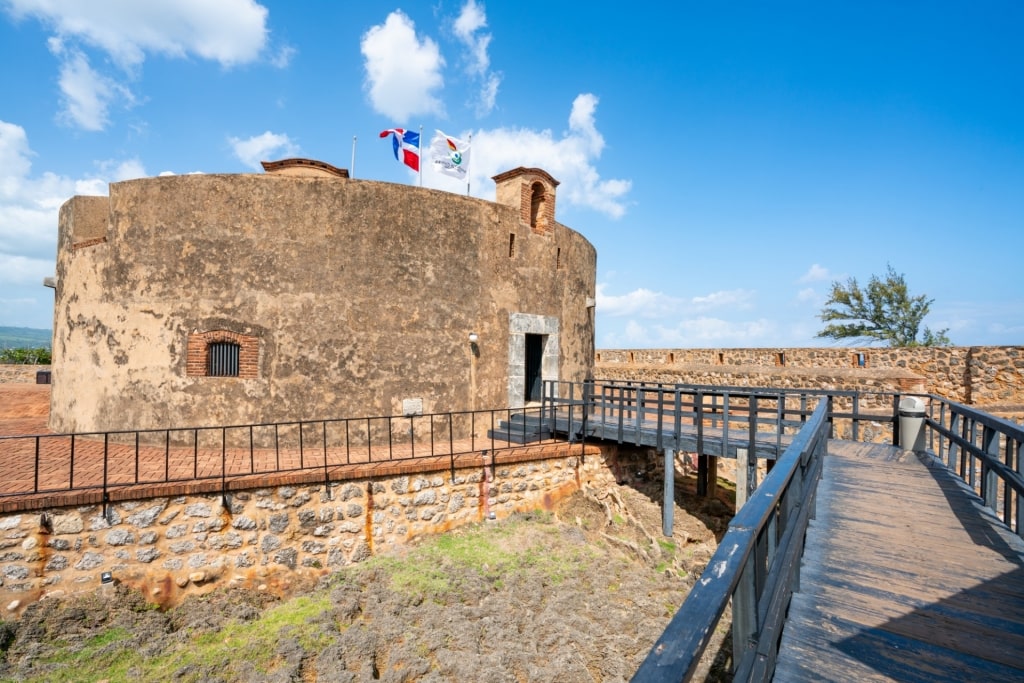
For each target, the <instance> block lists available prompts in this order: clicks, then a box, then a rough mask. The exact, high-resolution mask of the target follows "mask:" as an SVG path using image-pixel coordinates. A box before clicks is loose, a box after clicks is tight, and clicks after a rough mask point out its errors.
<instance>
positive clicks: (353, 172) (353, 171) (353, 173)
mask: <svg viewBox="0 0 1024 683" xmlns="http://www.w3.org/2000/svg"><path fill="white" fill-rule="evenodd" d="M348 175H349V177H350V178H355V177H356V136H355V135H353V136H352V167H351V168H350V169H349V172H348Z"/></svg>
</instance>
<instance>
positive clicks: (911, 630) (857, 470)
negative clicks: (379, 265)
mask: <svg viewBox="0 0 1024 683" xmlns="http://www.w3.org/2000/svg"><path fill="white" fill-rule="evenodd" d="M561 393H562V394H563V396H564V395H565V393H566V392H565V391H563V392H561ZM568 393H569V394H573V393H576V394H577V395H578V396H579V397H580V398H581V400H579V404H580V405H581V406H584V405H585V406H587V409H586V413H587V415H586V419H584V418H583V415H582V414H580V415H579V416H578V417H573V416H572V415H569V414H565V413H564V411H563V415H562V422H561V423H558V424H559V425H560V428H563V429H567V430H569V431H570V432H571V436H574V437H575V438H588V437H589V438H601V439H613V440H618V441H620V442H624V443H625V442H630V443H636V444H644V445H649V446H655V447H657V448H660V449H663V450H664V451H665V452H666V453H667V455H666V465H667V466H668V467H667V468H666V471H671V469H669V467H670V466H671V452H672V449H674V448H681V449H685V450H696V449H697V447H698V442H699V446H700V448H702V449H703V450H698V452H701V453H708V452H713V453H716V454H718V455H720V456H724V457H738V458H740V459H741V460H743V459H744V458H746V459H747V463H746V464H747V466H748V467H746V468H744V467H743V465H744V463H743V462H740V463H737V464H738V467H737V471H738V472H742V471H743V470H749V471H753V472H755V474H753V475H752V476H751V479H750V481H749V484H750V486H749V489H748V490H749V491H750V493H751V495H750V498H749V500H748V501H747V502H746V504H745V505H744V506H743V507H742V508H741V509H740V510H739V511H738V513H737V515H736V517H735V518H734V520H733V522H732V524H730V528H729V531H728V532H727V534H726V535H725V537H724V538H723V539H722V541H721V543H720V546H719V550H718V552H717V554H716V555H715V556H714V557H713V558H712V560H711V561H710V562H709V563H708V567H707V569H706V570H705V572H704V574H703V575H702V576H701V577H700V579H699V580H698V582H697V584H696V585H695V586H694V588H693V590H692V592H691V594H690V596H689V598H688V599H687V601H686V602H685V603H684V605H683V606H682V607H681V608H680V610H679V612H678V613H677V614H676V615H675V617H674V618H673V619H672V621H671V623H670V624H669V626H668V628H667V629H666V630H665V632H664V634H663V635H662V637H661V639H659V641H658V642H657V643H655V644H654V646H653V647H652V649H651V653H650V655H649V656H648V657H647V660H646V661H645V662H644V663H643V665H642V666H641V667H640V669H639V670H638V671H637V673H636V675H635V677H634V681H639V682H648V681H659V682H660V681H682V680H694V679H695V677H699V675H700V674H699V672H700V671H702V670H703V669H704V668H706V666H707V663H708V661H709V660H710V659H712V658H714V657H715V656H717V655H719V654H721V653H716V652H712V651H708V646H709V644H710V643H711V641H712V634H713V633H714V631H715V625H716V624H717V622H718V620H719V619H720V618H721V617H722V614H723V613H724V611H725V609H726V606H727V605H728V604H730V603H731V606H732V624H731V631H732V643H731V644H732V651H731V659H732V669H733V674H734V680H776V681H843V682H847V681H901V682H904V681H905V682H911V681H920V682H922V683H924V682H934V681H965V682H967V681H969V682H971V683H980V682H982V681H985V682H988V681H1024V539H1022V538H1021V536H1020V533H1021V531H1022V529H1024V510H1022V509H1021V506H1020V503H1021V495H1022V494H1024V478H1022V476H1021V462H1020V448H1021V443H1022V442H1024V430H1022V429H1021V427H1020V426H1019V425H1016V424H1014V423H1012V422H1008V421H1005V420H1001V419H999V418H995V417H993V416H991V415H987V414H985V413H980V412H978V411H975V410H973V409H971V408H969V407H967V406H963V405H960V404H956V403H953V402H950V401H947V400H945V399H942V398H941V397H938V396H928V397H919V398H923V399H924V401H923V402H921V403H919V405H920V406H921V407H924V406H927V414H925V413H924V412H923V411H922V412H921V413H915V412H913V411H911V412H907V413H904V412H902V411H901V410H899V407H900V398H901V397H900V396H886V397H874V400H868V401H867V403H868V409H867V410H866V411H865V410H861V408H862V407H863V406H862V405H859V403H860V401H862V400H863V399H864V398H865V397H863V396H860V395H858V396H856V397H851V396H843V395H838V394H828V393H827V392H821V394H820V395H818V396H817V399H818V400H817V405H815V396H814V395H812V393H811V392H774V393H773V392H772V391H771V390H751V389H749V388H748V389H740V388H733V389H723V388H721V387H717V388H712V387H692V386H663V385H658V386H651V385H631V386H628V387H624V386H622V385H621V384H616V383H608V384H605V385H604V386H595V385H591V386H587V387H583V388H581V390H580V391H578V392H574V391H570V392H568ZM826 394H827V395H826ZM558 401H561V402H563V403H568V404H569V406H570V408H569V412H570V413H571V412H572V404H574V403H575V401H572V400H569V401H567V400H565V399H558V400H557V401H555V402H558ZM730 402H731V403H730ZM844 402H845V403H844ZM843 405H845V408H844V407H843ZM759 406H760V407H759ZM879 406H892V411H891V412H889V413H888V414H887V415H886V414H879V413H878V412H877V409H878V407H879ZM911 407H913V406H911ZM872 409H874V412H872ZM581 412H582V409H581ZM730 412H731V413H732V420H733V421H734V422H733V424H730V418H729V414H730ZM915 418H917V420H916V422H915ZM773 420H774V425H775V426H774V428H772V426H771V424H772V422H773ZM843 421H845V422H846V426H845V428H844V431H845V436H847V437H848V438H846V439H836V438H832V437H833V436H834V434H835V431H836V428H837V424H838V423H842V422H843ZM858 422H869V423H871V424H876V425H877V424H879V423H884V424H886V425H887V426H888V429H889V430H891V437H890V438H891V440H892V443H896V444H901V445H902V446H905V447H906V448H904V447H901V446H898V445H891V444H887V443H877V442H875V443H867V442H863V441H860V440H857V439H856V437H857V434H858V431H859V430H858V429H857V423H858ZM737 423H738V424H737ZM736 426H738V427H739V429H736V428H734V427H736ZM915 427H919V428H920V429H921V430H922V431H921V433H920V435H918V434H913V433H908V431H909V430H911V429H914V428H915ZM901 432H902V433H901ZM875 436H876V437H877V436H878V435H877V434H876V435H875ZM849 437H852V438H849ZM758 457H762V458H768V459H770V460H772V461H773V465H774V466H773V467H771V468H770V472H769V474H768V475H767V476H766V477H765V478H764V480H763V481H762V482H761V483H760V484H759V485H758V484H757V482H756V468H755V466H756V459H757V458H758ZM666 479H669V478H666ZM755 486H756V488H755ZM670 493H671V484H670V483H669V482H668V481H666V502H669V501H670V500H671V498H670ZM670 507H671V506H670V505H666V508H670ZM666 533H670V530H668V529H666Z"/></svg>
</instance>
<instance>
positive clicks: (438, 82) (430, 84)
mask: <svg viewBox="0 0 1024 683" xmlns="http://www.w3.org/2000/svg"><path fill="white" fill-rule="evenodd" d="M360 50H361V52H362V54H363V57H364V58H365V64H364V66H365V68H366V81H365V87H366V90H367V92H368V94H369V97H370V105H371V106H372V107H373V109H374V110H375V111H377V112H379V113H381V114H384V115H385V116H388V117H390V118H391V119H392V121H393V122H394V123H395V124H397V125H404V124H407V123H408V121H409V117H411V116H414V115H417V114H436V115H439V116H443V115H444V105H443V104H442V102H441V100H440V99H439V97H438V96H437V95H436V94H435V93H436V92H437V91H438V90H440V89H441V87H442V86H443V85H444V79H443V78H442V76H441V69H442V68H443V67H444V63H445V62H444V58H443V57H441V51H440V50H439V49H438V46H437V43H435V42H434V41H433V40H431V39H430V38H427V37H424V38H423V39H422V40H420V39H419V38H418V37H417V36H416V26H415V25H414V24H413V22H412V20H411V19H410V18H409V17H407V16H406V15H405V14H403V13H402V12H401V11H400V10H395V11H394V12H392V13H391V14H389V15H388V18H387V19H386V20H385V21H384V23H383V24H380V25H378V26H373V27H371V28H370V30H368V31H367V32H366V33H365V34H364V35H363V40H362V42H361V44H360Z"/></svg>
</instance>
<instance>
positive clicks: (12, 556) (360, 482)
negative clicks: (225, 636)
mask: <svg viewBox="0 0 1024 683" xmlns="http://www.w3.org/2000/svg"><path fill="white" fill-rule="evenodd" d="M579 448H580V447H579V446H576V447H575V449H574V450H575V451H576V452H575V453H574V454H573V455H567V454H566V452H567V451H566V449H565V448H561V450H560V451H558V452H551V451H544V450H543V449H540V450H539V451H538V452H536V453H533V454H524V452H518V453H517V454H516V455H515V456H514V457H513V458H511V459H510V460H509V461H502V462H499V463H498V464H496V465H495V466H494V467H493V468H492V467H490V466H488V463H489V460H487V459H486V457H484V458H477V460H478V462H477V464H475V465H473V466H469V465H467V464H465V463H464V464H463V465H462V466H461V467H460V468H459V469H457V470H456V472H455V477H454V479H453V478H452V476H451V474H450V473H449V471H448V470H447V468H446V467H445V466H444V465H443V464H442V465H441V466H440V467H439V468H438V470H437V471H429V470H426V471H424V470H419V471H417V470H416V469H415V467H422V463H413V464H412V465H413V466H414V467H413V466H410V467H409V468H406V469H405V471H402V472H399V471H396V472H395V473H393V474H391V475H388V476H365V477H360V478H355V479H351V480H349V481H345V482H337V483H332V484H331V485H330V487H329V488H328V487H325V486H324V485H323V484H319V485H318V484H283V485H275V486H272V485H269V484H268V485H266V486H263V487H261V488H254V489H248V490H239V491H232V492H230V493H229V494H228V496H227V498H226V500H225V499H224V498H222V497H221V496H220V495H201V494H191V495H175V496H164V497H157V498H142V499H137V500H131V501H128V500H125V501H120V502H114V503H110V504H109V505H108V506H107V509H106V513H105V514H104V509H103V507H102V506H100V505H79V506H71V505H67V506H64V507H57V505H56V504H52V503H51V504H50V506H48V507H46V508H45V509H43V510H40V511H37V512H24V511H23V512H17V513H13V514H12V513H6V514H2V515H0V610H2V611H0V617H3V618H7V617H9V616H16V615H17V614H19V613H20V611H21V610H23V609H24V608H25V606H26V605H27V604H29V603H31V602H34V601H36V600H39V599H42V598H45V597H47V596H50V595H61V594H66V593H73V592H79V591H89V590H94V589H96V588H97V587H99V586H100V585H101V575H102V574H103V572H110V573H111V575H112V577H113V578H114V580H116V581H119V582H123V583H126V584H128V585H131V586H133V587H135V588H138V589H139V590H141V591H142V593H143V594H144V595H145V596H146V597H147V599H148V600H150V601H151V602H153V603H155V604H159V605H163V606H170V605H173V604H176V603H178V602H179V601H180V600H182V599H183V598H184V597H186V596H187V595H194V594H203V593H206V592H209V591H211V590H213V589H214V588H216V587H218V586H228V585H231V586H237V585H242V586H246V587H251V588H254V589H260V590H271V591H283V590H285V589H286V588H287V586H288V585H290V584H293V583H294V582H295V581H297V580H299V579H302V578H303V577H305V578H316V577H319V576H321V575H323V574H326V573H327V572H329V571H331V570H333V569H337V568H339V567H342V566H345V565H347V564H351V563H354V562H359V561H362V560H365V559H367V558H369V557H370V556H371V555H373V554H376V553H379V552H382V551H386V550H388V549H392V548H395V547H398V546H401V545H403V544H405V543H408V542H409V541H410V540H412V539H414V538H416V537H419V536H422V535H426V534H433V533H438V532H442V531H446V530H448V529H451V528H455V527H458V526H461V525H464V524H468V523H473V522H479V521H483V520H485V519H488V518H489V517H490V514H491V513H494V515H495V518H504V517H506V516H508V515H510V514H512V513H513V512H517V511H531V510H537V509H541V508H544V509H552V507H553V506H554V504H555V503H557V501H558V500H560V499H561V498H563V497H565V496H567V495H570V494H572V493H574V492H575V491H577V490H579V489H580V487H581V486H584V485H589V486H602V485H605V484H608V483H613V482H614V481H615V475H614V461H615V453H616V450H615V449H614V448H607V449H605V450H603V451H602V450H599V449H598V448H597V447H595V446H589V447H588V450H587V454H586V456H587V457H585V458H584V457H580V455H579ZM396 469H397V468H396Z"/></svg>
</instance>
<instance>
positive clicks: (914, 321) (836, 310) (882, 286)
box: [818, 265, 950, 346]
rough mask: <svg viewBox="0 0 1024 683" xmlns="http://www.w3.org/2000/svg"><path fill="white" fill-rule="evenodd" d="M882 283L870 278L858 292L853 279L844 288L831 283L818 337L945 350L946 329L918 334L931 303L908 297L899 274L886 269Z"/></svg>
mask: <svg viewBox="0 0 1024 683" xmlns="http://www.w3.org/2000/svg"><path fill="white" fill-rule="evenodd" d="M886 268H887V270H886V274H885V279H884V280H883V279H880V278H879V277H878V276H876V275H872V276H871V279H870V280H869V281H868V284H867V287H865V288H863V289H861V287H860V285H859V284H858V283H857V278H852V277H851V278H850V279H849V280H847V281H846V283H845V284H843V283H840V282H833V283H832V291H831V293H830V294H829V298H828V301H826V302H825V307H824V308H823V309H821V313H820V314H819V315H818V317H819V318H821V321H822V322H824V323H826V325H825V329H823V330H822V331H821V332H819V333H818V336H819V337H827V338H829V339H835V340H837V341H839V340H843V339H863V340H867V341H868V343H871V342H876V341H878V342H884V343H886V344H888V345H889V346H948V345H949V344H950V341H949V337H947V336H946V332H948V331H949V330H948V328H947V329H944V330H939V331H938V332H933V331H931V330H930V329H928V328H927V327H925V328H924V331H923V332H922V333H921V339H920V341H918V332H919V330H920V328H921V321H922V320H924V317H925V316H926V315H928V310H929V308H930V307H931V304H932V301H933V299H929V298H928V297H926V296H925V295H924V294H920V295H918V296H910V293H909V292H908V291H907V282H906V280H904V279H903V274H902V273H897V272H896V271H895V270H893V267H892V266H891V265H888V266H886Z"/></svg>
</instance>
